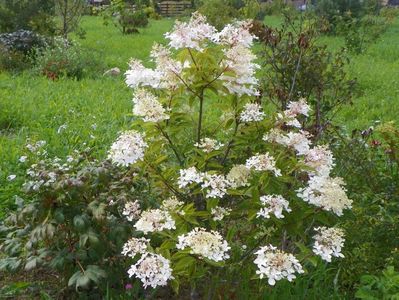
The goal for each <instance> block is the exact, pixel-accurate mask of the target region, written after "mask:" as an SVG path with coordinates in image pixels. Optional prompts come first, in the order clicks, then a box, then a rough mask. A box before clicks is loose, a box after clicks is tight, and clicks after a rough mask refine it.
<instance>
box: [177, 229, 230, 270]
mask: <svg viewBox="0 0 399 300" xmlns="http://www.w3.org/2000/svg"><path fill="white" fill-rule="evenodd" d="M178 240H179V241H178V243H177V245H176V248H177V249H181V250H183V249H185V248H190V249H191V251H190V253H191V254H196V255H199V256H200V257H204V258H207V259H210V260H213V261H216V262H217V261H223V260H225V259H228V258H229V257H230V256H229V255H228V253H227V251H229V250H230V247H229V246H228V244H227V242H226V241H225V240H223V238H222V236H221V235H220V234H219V233H218V232H216V231H211V232H207V231H206V230H205V229H204V228H194V229H193V230H192V231H190V232H189V233H187V234H183V235H180V236H179V237H178Z"/></svg>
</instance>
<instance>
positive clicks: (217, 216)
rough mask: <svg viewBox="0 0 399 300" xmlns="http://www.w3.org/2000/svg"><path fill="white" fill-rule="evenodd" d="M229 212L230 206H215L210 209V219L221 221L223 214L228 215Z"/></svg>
mask: <svg viewBox="0 0 399 300" xmlns="http://www.w3.org/2000/svg"><path fill="white" fill-rule="evenodd" d="M230 212H231V209H230V208H224V207H220V206H216V207H214V208H212V209H211V214H212V216H213V218H212V220H214V221H221V220H223V219H224V217H225V216H228V215H230Z"/></svg>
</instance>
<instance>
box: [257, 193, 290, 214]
mask: <svg viewBox="0 0 399 300" xmlns="http://www.w3.org/2000/svg"><path fill="white" fill-rule="evenodd" d="M260 202H262V204H263V205H264V206H265V207H262V208H261V209H260V210H259V212H258V213H257V214H256V216H257V217H258V218H259V217H263V218H266V219H269V218H270V214H271V213H273V214H274V215H275V216H276V218H277V219H282V218H284V215H283V211H284V210H285V211H286V212H291V208H289V202H288V201H287V200H286V199H284V197H283V196H281V195H266V196H262V197H260Z"/></svg>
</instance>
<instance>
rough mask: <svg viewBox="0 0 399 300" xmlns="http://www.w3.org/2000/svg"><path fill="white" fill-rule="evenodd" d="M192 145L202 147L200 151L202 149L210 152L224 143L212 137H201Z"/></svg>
mask: <svg viewBox="0 0 399 300" xmlns="http://www.w3.org/2000/svg"><path fill="white" fill-rule="evenodd" d="M194 146H195V147H198V148H200V149H202V151H204V152H205V153H210V152H212V151H214V150H219V149H220V148H222V147H223V146H224V144H222V143H220V142H218V141H217V140H214V139H210V138H203V139H201V140H200V142H199V143H195V144H194Z"/></svg>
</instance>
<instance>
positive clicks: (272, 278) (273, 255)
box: [254, 245, 304, 285]
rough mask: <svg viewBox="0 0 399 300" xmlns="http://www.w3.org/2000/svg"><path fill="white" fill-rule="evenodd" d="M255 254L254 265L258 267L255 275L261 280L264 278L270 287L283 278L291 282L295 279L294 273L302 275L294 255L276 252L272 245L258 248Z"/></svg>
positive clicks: (300, 267)
mask: <svg viewBox="0 0 399 300" xmlns="http://www.w3.org/2000/svg"><path fill="white" fill-rule="evenodd" d="M255 254H257V257H256V259H255V260H254V263H255V264H256V265H257V266H258V270H257V271H256V274H259V277H260V278H261V279H262V278H263V277H265V276H266V277H267V278H268V283H269V284H270V285H275V284H276V281H279V280H281V279H284V278H287V279H288V281H292V280H293V279H295V278H296V276H295V273H304V271H303V269H302V266H301V264H300V263H299V261H298V260H297V259H296V258H295V256H294V255H292V254H290V253H285V252H283V251H281V250H277V248H276V247H273V246H272V245H269V246H264V247H262V248H260V249H259V250H258V251H257V252H255Z"/></svg>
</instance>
